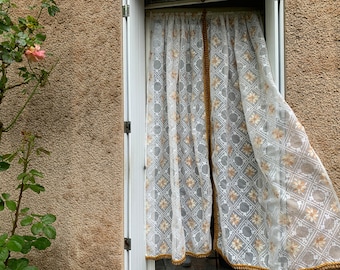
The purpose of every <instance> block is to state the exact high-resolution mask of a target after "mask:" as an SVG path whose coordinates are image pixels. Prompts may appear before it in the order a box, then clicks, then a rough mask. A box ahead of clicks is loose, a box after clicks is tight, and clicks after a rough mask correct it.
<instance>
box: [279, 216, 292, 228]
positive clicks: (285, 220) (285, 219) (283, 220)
mask: <svg viewBox="0 0 340 270" xmlns="http://www.w3.org/2000/svg"><path fill="white" fill-rule="evenodd" d="M279 222H280V224H281V225H285V226H289V225H290V224H291V223H292V218H291V217H290V216H289V215H285V214H282V215H281V216H280V220H279Z"/></svg>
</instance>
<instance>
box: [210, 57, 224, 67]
mask: <svg viewBox="0 0 340 270" xmlns="http://www.w3.org/2000/svg"><path fill="white" fill-rule="evenodd" d="M221 62H222V59H221V58H219V57H218V56H217V55H215V56H214V57H213V58H212V59H211V64H212V65H213V66H214V67H215V68H216V67H218V65H219V64H221Z"/></svg>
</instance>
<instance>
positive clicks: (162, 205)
mask: <svg viewBox="0 0 340 270" xmlns="http://www.w3.org/2000/svg"><path fill="white" fill-rule="evenodd" d="M168 206H169V202H168V201H167V200H166V199H164V198H163V199H162V200H161V201H160V202H159V207H160V208H162V210H165V209H166V208H167V207H168Z"/></svg>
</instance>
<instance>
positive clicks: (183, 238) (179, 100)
mask: <svg viewBox="0 0 340 270" xmlns="http://www.w3.org/2000/svg"><path fill="white" fill-rule="evenodd" d="M150 29H151V32H150V48H151V52H150V59H149V77H148V92H147V138H146V142H147V146H146V242H147V246H146V257H147V258H149V259H160V258H171V259H172V261H173V263H174V264H180V263H181V262H183V261H184V260H185V256H186V255H191V256H196V257H203V256H207V255H209V253H210V252H211V250H212V248H214V249H216V250H217V251H218V252H219V253H220V254H221V256H222V257H223V258H224V259H225V260H226V261H227V262H228V263H229V264H231V265H232V266H233V267H234V268H235V269H270V270H276V269H280V270H281V269H282V270H283V269H290V270H296V269H337V268H339V267H340V210H339V209H340V206H339V199H338V198H337V196H336V194H335V191H334V189H333V186H332V183H331V181H330V179H329V177H328V175H327V173H326V171H325V169H324V167H323V165H322V163H321V162H320V160H319V158H318V156H317V155H316V153H315V152H314V150H313V149H312V147H311V146H310V144H309V141H308V137H307V135H306V133H305V131H304V129H303V127H302V125H301V124H300V123H299V121H298V120H297V119H296V117H295V115H294V113H293V111H292V110H291V108H290V107H289V106H288V105H287V103H286V102H285V101H284V100H283V99H282V97H281V95H280V94H279V93H278V91H277V89H276V87H275V84H274V82H273V79H272V75H271V68H270V65H269V62H268V56H267V50H266V44H265V39H264V37H263V33H262V28H261V23H260V19H259V16H258V15H257V14H256V13H250V12H237V13H235V12H234V13H212V12H211V13H210V12H208V13H205V12H202V13H194V14H192V13H152V14H151V16H150ZM212 217H213V219H212ZM211 220H213V222H211ZM212 235H213V240H212ZM212 242H213V243H212ZM317 267H319V268H317Z"/></svg>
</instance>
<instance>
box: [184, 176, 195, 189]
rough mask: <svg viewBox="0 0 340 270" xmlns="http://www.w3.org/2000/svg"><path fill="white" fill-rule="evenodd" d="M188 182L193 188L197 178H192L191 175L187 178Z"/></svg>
mask: <svg viewBox="0 0 340 270" xmlns="http://www.w3.org/2000/svg"><path fill="white" fill-rule="evenodd" d="M186 184H187V186H188V187H189V188H193V187H194V185H195V180H194V179H193V178H192V177H189V178H188V179H187V180H186Z"/></svg>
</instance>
